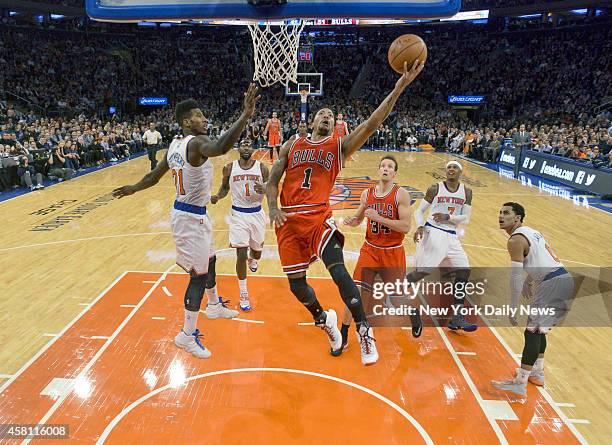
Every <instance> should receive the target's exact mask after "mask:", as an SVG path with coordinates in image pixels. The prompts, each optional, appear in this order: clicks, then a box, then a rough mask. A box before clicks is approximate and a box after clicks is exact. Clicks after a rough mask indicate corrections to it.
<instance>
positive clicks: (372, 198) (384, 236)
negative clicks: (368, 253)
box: [365, 184, 405, 248]
mask: <svg viewBox="0 0 612 445" xmlns="http://www.w3.org/2000/svg"><path fill="white" fill-rule="evenodd" d="M399 189H400V187H399V185H397V184H396V185H394V186H393V188H392V189H391V190H390V191H389V193H387V194H386V195H385V196H381V197H379V196H376V186H374V187H370V188H369V189H368V191H367V194H366V208H371V209H374V210H376V211H377V212H378V214H379V215H381V216H384V217H385V218H389V219H393V220H398V219H399V210H398V205H397V192H398V191H399ZM404 236H405V234H404V233H402V232H397V231H395V230H391V229H390V228H388V227H386V226H385V225H383V224H381V223H379V222H376V221H372V220H370V219H368V228H367V229H366V238H365V241H366V243H368V244H369V245H371V246H374V247H383V248H388V247H397V246H401V245H402V243H403V242H404Z"/></svg>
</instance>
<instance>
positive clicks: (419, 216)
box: [413, 184, 438, 243]
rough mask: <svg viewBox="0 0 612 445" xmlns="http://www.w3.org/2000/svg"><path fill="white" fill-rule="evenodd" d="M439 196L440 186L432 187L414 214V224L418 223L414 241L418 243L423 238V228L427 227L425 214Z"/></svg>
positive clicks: (434, 185)
mask: <svg viewBox="0 0 612 445" xmlns="http://www.w3.org/2000/svg"><path fill="white" fill-rule="evenodd" d="M437 194H438V184H433V185H430V186H429V188H428V189H427V192H426V193H425V197H424V198H423V199H422V200H421V203H420V204H419V206H418V207H417V209H416V211H415V212H414V222H416V226H417V228H416V231H415V232H414V236H413V240H414V242H415V243H418V242H419V241H420V240H421V238H422V237H423V226H424V225H425V212H426V211H427V209H428V208H429V206H430V205H431V203H432V202H433V200H434V198H435V197H436V195H437Z"/></svg>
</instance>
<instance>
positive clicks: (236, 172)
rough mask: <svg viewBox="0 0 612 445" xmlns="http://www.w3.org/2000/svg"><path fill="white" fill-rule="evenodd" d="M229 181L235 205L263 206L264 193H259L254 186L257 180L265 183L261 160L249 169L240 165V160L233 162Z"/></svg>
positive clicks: (246, 206)
mask: <svg viewBox="0 0 612 445" xmlns="http://www.w3.org/2000/svg"><path fill="white" fill-rule="evenodd" d="M229 181H230V191H231V192H232V204H233V205H234V207H240V208H255V207H260V206H261V202H262V201H263V198H264V195H262V194H259V193H257V192H256V191H255V190H254V188H253V187H254V185H255V182H261V183H263V173H262V171H261V162H259V161H255V163H254V164H253V166H252V167H251V168H250V169H248V170H245V169H243V168H242V167H240V163H239V161H237V160H236V161H234V162H232V170H231V172H230V180H229Z"/></svg>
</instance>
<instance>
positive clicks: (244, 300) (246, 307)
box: [240, 294, 251, 312]
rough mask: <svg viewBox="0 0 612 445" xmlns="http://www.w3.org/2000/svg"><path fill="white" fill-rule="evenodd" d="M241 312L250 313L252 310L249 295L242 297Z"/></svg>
mask: <svg viewBox="0 0 612 445" xmlns="http://www.w3.org/2000/svg"><path fill="white" fill-rule="evenodd" d="M240 310H241V311H244V312H248V311H250V310H251V301H250V300H249V294H244V295H242V294H241V295H240Z"/></svg>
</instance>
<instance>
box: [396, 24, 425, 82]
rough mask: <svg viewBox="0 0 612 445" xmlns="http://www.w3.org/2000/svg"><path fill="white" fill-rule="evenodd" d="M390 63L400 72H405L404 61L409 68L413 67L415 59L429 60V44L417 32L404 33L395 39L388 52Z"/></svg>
mask: <svg viewBox="0 0 612 445" xmlns="http://www.w3.org/2000/svg"><path fill="white" fill-rule="evenodd" d="M388 57H389V65H391V68H393V70H394V71H396V72H397V73H399V74H403V73H404V62H406V63H407V64H408V69H410V68H412V64H413V63H414V61H415V60H417V59H419V60H420V61H421V62H424V61H425V60H427V45H425V42H424V41H423V39H421V38H420V37H419V36H417V35H415V34H404V35H403V36H399V37H398V38H397V39H395V40H394V41H393V43H392V44H391V46H390V47H389V52H388Z"/></svg>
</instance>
